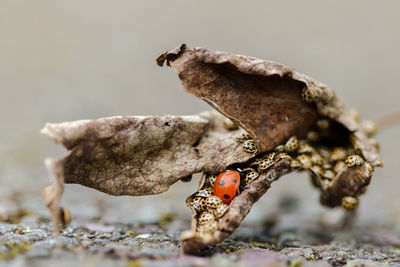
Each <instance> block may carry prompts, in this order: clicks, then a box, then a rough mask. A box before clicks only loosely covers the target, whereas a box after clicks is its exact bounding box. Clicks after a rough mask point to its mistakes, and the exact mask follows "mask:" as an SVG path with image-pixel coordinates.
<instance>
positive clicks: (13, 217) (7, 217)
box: [0, 209, 32, 224]
mask: <svg viewBox="0 0 400 267" xmlns="http://www.w3.org/2000/svg"><path fill="white" fill-rule="evenodd" d="M31 214H32V213H31V212H30V211H28V210H26V209H18V210H17V211H15V212H13V213H9V214H0V222H5V223H11V224H18V223H20V222H21V219H22V218H23V217H25V216H29V215H31Z"/></svg>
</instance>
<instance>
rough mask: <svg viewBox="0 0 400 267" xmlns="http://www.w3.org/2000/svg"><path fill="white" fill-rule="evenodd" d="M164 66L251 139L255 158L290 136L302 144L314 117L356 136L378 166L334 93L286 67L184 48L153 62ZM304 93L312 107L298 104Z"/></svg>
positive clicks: (366, 141)
mask: <svg viewBox="0 0 400 267" xmlns="http://www.w3.org/2000/svg"><path fill="white" fill-rule="evenodd" d="M165 61H166V63H167V65H170V66H172V67H173V68H174V69H175V71H176V72H177V73H178V75H179V78H180V79H181V82H182V86H183V88H184V89H185V90H186V91H187V92H188V93H189V94H191V95H193V96H196V97H198V98H200V99H203V100H204V101H206V102H207V103H209V104H210V105H211V106H212V107H214V108H215V109H217V110H218V111H219V112H221V113H222V114H223V115H225V116H226V117H228V118H230V119H231V120H232V121H234V122H235V123H237V124H238V125H240V126H241V127H242V128H243V129H244V130H246V131H247V132H248V133H249V134H250V135H252V136H253V137H254V138H255V141H256V144H257V147H258V149H259V152H264V151H269V150H272V149H274V148H275V147H276V146H277V145H280V144H282V143H283V142H284V141H286V140H287V139H288V138H289V137H290V136H293V135H295V136H297V137H298V138H303V137H304V136H305V134H306V133H307V132H308V131H309V130H310V129H311V128H312V127H313V125H314V124H315V122H316V120H317V119H318V117H320V116H326V117H328V118H330V119H332V120H334V121H337V122H339V123H341V124H343V125H344V126H345V127H346V128H347V129H348V130H349V131H350V132H355V135H356V136H357V138H358V139H359V140H360V141H361V144H360V147H361V150H362V153H363V155H364V157H365V158H366V159H367V160H368V161H369V162H372V163H373V164H374V165H381V164H382V161H381V159H380V156H379V154H378V152H377V150H376V148H375V147H374V146H373V144H372V143H371V142H370V140H369V139H368V138H367V137H366V135H365V134H364V133H363V132H362V131H361V127H360V125H359V123H358V122H357V121H356V120H355V119H354V118H353V117H352V116H351V112H350V109H348V108H347V106H346V105H344V103H343V102H342V101H341V100H340V99H339V98H338V97H337V96H336V94H335V93H334V92H333V90H331V89H329V88H328V87H327V86H325V85H324V84H322V83H320V82H318V81H315V80H313V79H312V78H310V77H308V76H306V75H304V74H301V73H298V72H296V71H295V70H293V69H292V68H291V67H289V66H286V65H283V64H279V63H276V62H272V61H267V60H262V59H258V58H254V57H249V56H243V55H234V54H230V53H226V52H219V51H212V50H208V49H204V48H195V49H190V48H188V47H187V46H186V45H181V46H180V47H178V48H176V49H174V50H172V51H171V52H166V53H164V54H162V55H161V56H159V57H158V58H157V64H158V65H159V66H162V65H163V63H164V62H165ZM303 90H307V93H309V94H310V96H311V99H312V101H310V102H312V103H306V102H305V101H303V98H302V91H303Z"/></svg>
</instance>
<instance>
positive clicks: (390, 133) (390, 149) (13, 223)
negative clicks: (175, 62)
mask: <svg viewBox="0 0 400 267" xmlns="http://www.w3.org/2000/svg"><path fill="white" fill-rule="evenodd" d="M0 5H1V6H0V18H1V19H0V21H1V22H2V23H0V32H1V34H2V41H1V42H0V59H1V60H0V93H1V94H0V122H1V130H0V215H1V216H0V217H1V220H0V221H1V222H0V257H1V258H2V259H1V260H0V266H26V265H28V266H29V264H30V265H32V266H44V267H47V266H58V267H62V266H96V267H100V266H112V267H117V266H127V265H128V264H129V265H130V266H140V265H142V266H146V265H160V266H161V265H162V266H165V265H167V264H166V263H168V264H169V265H173V266H179V265H181V266H186V265H190V264H191V265H197V266H201V265H212V264H214V265H219V266H235V265H237V266H246V265H252V266H265V265H275V264H278V263H279V264H284V265H286V264H288V265H292V266H298V265H300V264H301V263H305V264H309V265H322V266H323V265H327V264H334V265H346V264H347V265H352V266H355V265H358V266H361V265H362V264H364V265H374V264H375V265H376V264H381V265H384V266H387V265H395V264H396V263H397V264H399V258H400V256H399V250H400V241H399V239H400V194H399V188H400V179H399V173H400V164H399V159H398V158H399V150H400V141H399V136H400V126H397V127H393V128H391V129H388V130H387V131H383V132H382V133H380V134H379V135H378V136H377V139H378V140H379V141H380V142H381V147H382V157H383V160H384V163H385V166H384V168H381V169H377V170H376V173H375V175H374V177H373V179H372V182H371V185H370V187H369V189H368V191H367V193H366V194H365V195H364V196H362V198H361V203H360V210H359V214H358V217H357V219H356V220H355V221H354V225H353V227H352V228H347V229H342V228H340V227H339V226H338V223H339V221H340V217H341V216H342V214H341V211H340V210H328V209H325V208H322V207H321V206H320V205H319V203H318V192H316V190H315V189H314V188H312V186H311V185H310V183H309V181H308V179H307V177H305V176H304V175H290V176H285V177H283V178H282V179H281V180H280V181H278V182H276V183H274V184H273V187H272V188H271V190H270V191H269V192H268V193H267V194H266V195H265V196H263V197H262V198H261V199H260V201H259V202H257V203H256V205H255V206H254V207H253V209H252V211H251V212H250V214H249V215H248V217H247V218H246V220H245V221H244V222H243V224H242V226H241V227H240V228H239V229H238V230H237V231H236V232H235V233H234V235H233V236H232V237H231V238H230V239H229V240H226V241H225V242H224V243H223V244H221V245H219V246H217V247H216V248H211V249H209V250H208V251H206V253H208V254H207V255H206V256H202V257H199V256H197V257H194V256H181V255H180V254H179V247H178V243H177V242H178V239H179V235H180V233H181V231H183V230H185V229H188V228H189V225H190V223H189V220H190V210H189V209H188V208H187V207H186V206H185V203H184V200H185V197H186V196H188V195H190V193H192V192H193V191H194V190H195V188H196V181H193V182H192V183H190V184H181V183H180V184H177V185H174V186H173V188H171V190H170V191H168V192H166V193H165V194H162V195H159V196H152V197H137V198H134V197H111V196H106V195H104V194H101V193H99V192H96V191H94V190H90V189H86V188H83V187H80V186H75V185H70V186H67V187H66V191H65V194H64V197H63V205H64V206H65V207H68V208H69V209H70V210H71V212H72V216H73V220H72V224H71V226H70V227H68V228H67V229H66V231H65V232H64V233H62V234H60V235H59V236H55V235H53V234H52V232H51V228H50V227H51V225H50V224H49V213H48V212H47V210H46V208H45V207H44V205H43V203H42V201H41V192H42V189H43V188H44V187H45V186H46V185H48V184H49V183H50V182H51V178H50V177H49V176H48V175H47V171H46V170H45V168H44V165H43V160H44V158H46V157H49V156H56V155H61V154H63V153H65V150H63V149H62V148H61V147H60V146H56V145H54V144H53V143H52V142H51V141H50V140H48V139H47V138H45V137H43V136H40V134H39V131H40V129H41V128H42V127H43V126H44V124H45V123H46V122H62V121H71V120H78V119H95V118H101V117H106V116H113V115H148V114H174V115H182V114H186V115H188V114H197V113H199V112H201V111H204V110H207V109H209V108H210V107H209V106H208V105H207V104H206V103H203V102H202V101H199V100H197V99H194V98H193V97H191V96H189V95H187V94H185V93H184V92H183V90H182V88H181V86H180V83H179V80H178V78H177V77H176V74H175V73H174V72H173V70H172V69H167V68H163V69H161V68H159V67H157V66H156V64H155V62H154V60H155V58H156V57H157V56H158V55H159V54H160V53H162V52H165V51H166V50H170V49H172V48H174V47H175V46H177V45H179V44H181V43H182V42H187V43H188V44H189V45H190V46H191V47H194V46H203V47H206V48H210V49H216V50H222V51H228V52H232V53H239V54H245V55H251V56H256V57H260V58H263V59H269V60H273V61H277V62H281V63H285V64H288V65H290V66H292V67H294V68H295V69H296V70H297V71H300V72H303V73H305V74H307V75H310V76H311V77H313V78H315V79H317V80H319V81H321V82H323V83H325V84H327V85H328V86H329V87H331V88H333V89H334V90H335V91H336V92H337V93H338V95H339V96H340V97H341V98H342V99H344V102H345V103H347V104H348V105H349V106H350V107H353V108H357V109H358V110H359V111H360V113H361V115H362V118H363V119H375V118H377V117H379V116H380V115H382V114H385V113H387V112H391V111H393V110H398V108H399V99H400V90H398V87H399V86H398V80H399V79H398V77H399V74H398V70H399V62H400V53H399V49H398V48H399V46H400V34H399V27H398V25H399V23H400V16H399V15H398V10H399V7H400V2H399V1H396V0H391V1H389V0H387V1H361V0H359V1H345V0H342V1H339V0H337V1H329V3H328V1H318V0H310V1H257V3H256V1H253V2H252V3H251V4H249V1H201V2H200V1H199V2H196V3H194V1H178V0H170V1H158V2H157V5H155V4H154V1H123V0H114V1H97V0H96V1H80V2H79V4H77V2H76V1H62V4H61V1H23V0H21V1H0ZM227 7H229V9H228V8H227ZM3 22H4V23H3ZM23 210H25V211H26V212H23ZM18 211H20V212H19V214H18ZM24 214H25V215H26V216H23V217H22V218H19V217H21V215H24ZM10 215H14V216H11V217H10ZM160 219H161V223H160ZM19 220H20V221H19ZM18 221H19V222H18ZM160 226H161V228H160ZM213 253H214V254H213ZM28 263H29V264H28ZM210 263H211V264H210Z"/></svg>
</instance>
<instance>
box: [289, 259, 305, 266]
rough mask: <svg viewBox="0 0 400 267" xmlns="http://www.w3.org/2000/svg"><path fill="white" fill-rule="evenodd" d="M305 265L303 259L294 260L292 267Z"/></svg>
mask: <svg viewBox="0 0 400 267" xmlns="http://www.w3.org/2000/svg"><path fill="white" fill-rule="evenodd" d="M303 264H304V262H303V261H302V260H301V259H294V260H293V261H292V262H291V263H290V267H300V266H302V265H303Z"/></svg>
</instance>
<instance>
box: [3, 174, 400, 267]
mask: <svg viewBox="0 0 400 267" xmlns="http://www.w3.org/2000/svg"><path fill="white" fill-rule="evenodd" d="M300 177H301V176H300ZM300 177H298V175H296V174H295V175H292V176H289V177H288V179H289V180H290V179H299V178H300ZM301 178H306V177H301ZM278 183H280V184H277V186H280V187H285V186H286V184H285V183H284V182H278ZM300 185H302V184H300ZM302 186H305V187H306V188H307V187H308V185H307V182H304V184H303V185H302ZM192 187H195V182H194V183H193V185H192V184H178V185H177V186H176V189H173V190H172V192H171V193H169V194H167V195H165V196H164V195H162V196H161V197H144V198H134V199H135V201H132V198H115V197H114V198H113V197H108V196H105V195H103V194H100V193H97V192H95V191H93V190H89V189H85V188H83V187H79V186H70V187H67V190H66V195H65V202H66V203H69V204H70V206H69V208H70V209H71V210H72V213H73V222H72V224H71V225H70V226H68V227H67V228H66V229H65V231H64V232H62V233H60V234H59V235H56V234H55V233H53V232H52V229H51V224H50V222H49V216H48V214H47V211H46V210H45V209H44V207H43V205H41V204H40V199H37V198H36V199H35V198H33V199H34V200H32V201H26V198H29V193H27V195H28V196H25V195H16V197H14V198H13V199H9V201H8V202H7V203H8V205H9V212H5V213H3V221H4V222H2V223H0V258H1V260H0V266H54V265H55V264H57V266H60V267H61V266H71V265H76V266H188V265H191V266H268V265H281V266H300V265H305V266H313V265H318V266H329V265H335V266H342V265H345V266H379V265H382V266H387V265H396V264H398V265H400V234H399V231H398V230H399V229H397V227H396V225H388V224H377V223H376V222H372V223H371V222H370V221H363V220H361V219H360V217H358V219H355V220H353V221H354V222H353V224H352V225H351V226H347V227H343V226H342V224H341V223H342V219H343V218H344V216H346V215H345V214H344V213H343V211H341V210H340V209H337V210H326V209H323V208H320V207H319V204H318V203H314V204H315V205H312V206H309V205H310V204H308V203H307V201H302V200H300V199H298V198H297V197H295V196H293V195H289V194H282V192H280V191H281V190H276V191H273V192H271V194H272V195H277V199H276V202H275V203H273V205H272V203H269V202H265V201H264V202H263V201H261V202H259V203H257V205H256V206H255V207H254V211H252V212H251V214H250V215H249V218H248V219H246V221H245V222H244V224H243V225H242V226H241V227H240V228H239V229H238V230H237V231H236V232H235V233H234V235H233V236H232V237H231V238H229V239H227V240H226V241H225V242H223V243H221V244H219V245H217V246H214V247H209V248H207V249H205V250H204V251H203V253H202V255H198V256H184V255H181V254H180V249H179V236H180V233H181V232H182V231H183V230H185V229H188V227H189V225H190V221H189V216H190V212H189V209H188V208H186V207H185V206H184V204H183V201H178V200H179V198H178V196H181V195H182V196H181V197H182V200H183V199H184V191H185V190H193V189H194V188H192ZM315 196H317V194H315ZM77 197H78V198H77ZM273 197H274V196H273ZM36 201H37V202H36ZM307 206H308V207H309V208H308V209H307ZM314 206H315V207H314ZM38 207H39V208H38ZM3 208H5V205H3ZM263 210H264V211H265V212H264V213H262V211H263ZM6 215H8V216H6Z"/></svg>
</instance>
